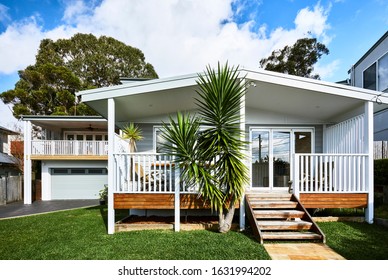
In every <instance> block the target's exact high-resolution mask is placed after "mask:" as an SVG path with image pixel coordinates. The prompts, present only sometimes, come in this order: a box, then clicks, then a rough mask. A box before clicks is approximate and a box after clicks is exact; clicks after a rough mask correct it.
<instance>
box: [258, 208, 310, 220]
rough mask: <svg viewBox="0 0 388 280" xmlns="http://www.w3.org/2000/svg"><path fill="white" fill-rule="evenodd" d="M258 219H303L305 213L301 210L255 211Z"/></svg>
mask: <svg viewBox="0 0 388 280" xmlns="http://www.w3.org/2000/svg"><path fill="white" fill-rule="evenodd" d="M253 214H254V215H255V218H256V219H287V218H302V217H303V215H304V212H303V211H300V210H253Z"/></svg>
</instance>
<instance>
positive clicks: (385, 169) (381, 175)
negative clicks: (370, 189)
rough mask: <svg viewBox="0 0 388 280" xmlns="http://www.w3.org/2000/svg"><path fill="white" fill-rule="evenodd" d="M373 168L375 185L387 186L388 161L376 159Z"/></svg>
mask: <svg viewBox="0 0 388 280" xmlns="http://www.w3.org/2000/svg"><path fill="white" fill-rule="evenodd" d="M374 168H375V178H374V179H375V185H383V186H388V159H376V160H375V161H374Z"/></svg>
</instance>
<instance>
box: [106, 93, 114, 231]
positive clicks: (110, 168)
mask: <svg viewBox="0 0 388 280" xmlns="http://www.w3.org/2000/svg"><path fill="white" fill-rule="evenodd" d="M108 139H109V141H108V234H113V233H114V232H115V209H114V205H113V204H114V198H113V192H114V190H115V186H114V183H115V180H114V176H115V172H114V170H115V168H114V167H115V166H114V157H113V153H114V151H115V142H114V141H115V101H114V99H113V98H109V99H108Z"/></svg>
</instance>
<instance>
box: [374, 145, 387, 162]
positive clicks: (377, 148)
mask: <svg viewBox="0 0 388 280" xmlns="http://www.w3.org/2000/svg"><path fill="white" fill-rule="evenodd" d="M373 158H374V159H384V158H388V141H375V142H374V149H373Z"/></svg>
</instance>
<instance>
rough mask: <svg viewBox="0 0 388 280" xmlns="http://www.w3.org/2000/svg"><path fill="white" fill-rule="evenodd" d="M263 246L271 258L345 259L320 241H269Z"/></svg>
mask: <svg viewBox="0 0 388 280" xmlns="http://www.w3.org/2000/svg"><path fill="white" fill-rule="evenodd" d="M264 248H265V249H266V250H267V252H268V254H269V255H270V257H271V258H272V259H273V260H345V258H343V257H342V256H341V255H339V254H337V253H336V252H334V251H333V250H332V249H331V248H330V247H329V246H327V245H326V244H322V243H271V244H264Z"/></svg>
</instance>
